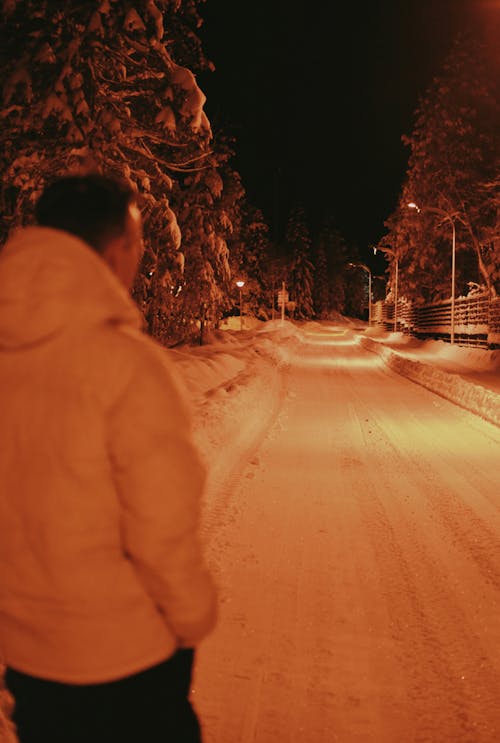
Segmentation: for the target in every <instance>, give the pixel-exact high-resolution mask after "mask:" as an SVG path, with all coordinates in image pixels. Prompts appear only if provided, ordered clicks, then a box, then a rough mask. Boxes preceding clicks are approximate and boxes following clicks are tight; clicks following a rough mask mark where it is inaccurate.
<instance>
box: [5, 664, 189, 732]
mask: <svg viewBox="0 0 500 743" xmlns="http://www.w3.org/2000/svg"><path fill="white" fill-rule="evenodd" d="M193 659H194V651H193V650H187V649H186V650H179V651H177V653H175V655H173V656H172V657H171V658H169V659H168V660H166V661H165V662H163V663H160V664H159V665H157V666H153V667H152V668H148V669H147V670H145V671H142V672H141V673H137V674H134V675H133V676H127V677H126V678H123V679H119V680H118V681H112V682H109V683H105V684H90V685H73V684H61V683H57V682H54V681H46V680H43V679H38V678H34V677H33V676H27V675H26V674H24V673H19V672H18V671H15V670H13V669H12V668H8V669H7V672H6V675H5V682H6V685H7V688H8V689H9V691H10V693H11V694H12V696H13V697H14V701H15V707H14V715H13V719H14V723H15V724H16V727H17V734H18V737H19V740H20V742H21V743H201V733H200V725H199V723H198V718H197V717H196V713H195V712H194V710H193V708H192V706H191V704H190V702H189V699H188V694H189V685H190V681H191V670H192V665H193Z"/></svg>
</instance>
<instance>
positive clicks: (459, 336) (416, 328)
mask: <svg viewBox="0 0 500 743" xmlns="http://www.w3.org/2000/svg"><path fill="white" fill-rule="evenodd" d="M372 324H374V325H379V326H382V327H384V328H385V329H386V330H394V329H395V328H394V303H388V302H386V301H385V300H382V301H380V302H375V303H374V304H373V306H372ZM397 330H398V331H399V332H403V333H408V334H410V335H413V336H415V337H416V338H422V339H426V338H433V339H435V340H443V341H448V342H449V341H450V340H451V300H446V301H443V302H435V303H434V304H426V305H421V306H415V305H414V304H412V303H411V302H407V301H405V300H401V301H400V302H398V312H397ZM454 331H455V343H456V344H457V345H460V346H476V347H478V348H489V349H494V348H500V297H496V298H491V297H490V296H489V295H488V294H474V295H471V296H469V297H458V298H457V299H456V300H455V322H454Z"/></svg>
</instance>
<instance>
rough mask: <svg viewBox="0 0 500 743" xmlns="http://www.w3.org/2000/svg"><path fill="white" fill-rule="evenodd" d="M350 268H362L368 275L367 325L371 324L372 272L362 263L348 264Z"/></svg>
mask: <svg viewBox="0 0 500 743" xmlns="http://www.w3.org/2000/svg"><path fill="white" fill-rule="evenodd" d="M348 265H349V266H351V268H362V269H363V271H366V272H367V274H368V325H371V324H372V272H371V271H370V269H369V268H368V266H365V264H364V263H349V264H348Z"/></svg>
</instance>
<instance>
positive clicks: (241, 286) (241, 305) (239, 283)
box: [236, 281, 245, 330]
mask: <svg viewBox="0 0 500 743" xmlns="http://www.w3.org/2000/svg"><path fill="white" fill-rule="evenodd" d="M236 286H237V287H238V289H239V290H240V330H243V298H242V292H241V290H242V289H243V287H244V286H245V282H244V281H237V282H236Z"/></svg>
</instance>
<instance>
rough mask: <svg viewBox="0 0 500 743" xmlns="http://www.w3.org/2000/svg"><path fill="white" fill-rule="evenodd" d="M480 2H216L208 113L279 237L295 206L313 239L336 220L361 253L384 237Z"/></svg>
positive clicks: (211, 13)
mask: <svg viewBox="0 0 500 743" xmlns="http://www.w3.org/2000/svg"><path fill="white" fill-rule="evenodd" d="M482 2H483V4H484V0H482ZM490 2H491V0H490ZM480 3H481V0H378V1H377V0H371V1H369V0H364V2H354V1H352V2H333V1H332V0H316V1H314V0H313V1H312V2H310V3H306V2H303V1H302V2H300V3H293V2H285V1H283V0H267V1H265V0H256V1H255V2H244V1H243V2H235V0H206V3H205V4H204V5H202V6H201V13H202V16H203V18H204V25H203V26H202V28H201V29H200V30H199V35H200V37H201V39H202V42H203V46H204V50H205V53H206V55H207V56H208V57H209V59H211V60H212V61H213V63H214V64H215V66H216V71H215V72H214V73H212V74H210V75H201V76H198V77H199V81H200V84H201V86H202V88H203V90H204V92H205V94H206V95H207V103H206V106H205V109H206V111H207V114H208V116H209V119H210V120H211V122H212V125H213V126H214V128H215V129H217V128H222V129H223V130H224V131H225V132H227V133H228V134H230V135H232V136H234V137H235V138H236V144H235V149H236V152H237V157H236V159H235V161H234V165H235V167H236V168H237V170H238V171H239V172H240V174H241V176H242V178H243V183H244V186H245V188H246V191H247V196H248V198H249V199H250V201H251V202H252V203H253V204H255V206H258V207H260V208H261V209H263V211H264V213H265V216H266V217H267V219H268V221H269V222H270V223H271V224H272V226H273V233H274V235H275V236H276V237H279V236H280V235H281V234H282V231H283V226H284V223H285V221H286V217H287V214H288V210H289V208H290V207H291V206H294V205H295V204H302V205H303V206H304V207H305V208H306V210H307V213H308V216H309V220H310V225H311V227H312V229H313V230H315V229H316V227H317V225H318V224H319V223H320V221H321V219H322V217H323V216H324V215H332V216H333V217H334V218H335V219H336V221H337V224H338V227H339V229H340V230H341V232H342V234H343V235H344V236H345V238H346V239H347V241H348V242H349V243H351V244H352V243H354V244H357V245H358V247H359V248H360V250H361V251H362V254H363V253H364V252H365V251H367V250H368V245H369V244H370V243H373V242H376V241H377V240H378V239H379V238H380V237H381V236H382V235H383V234H384V232H385V228H384V224H383V223H384V220H385V219H386V218H387V217H388V216H389V214H390V213H391V211H392V210H393V208H394V207H395V205H396V202H397V197H398V194H399V191H400V186H401V183H402V180H403V178H404V174H405V171H406V166H407V157H408V150H407V148H406V147H405V146H404V145H403V144H402V142H401V135H402V134H404V133H407V134H409V133H410V132H411V130H412V125H413V114H414V111H415V108H416V106H417V104H418V98H419V95H421V94H422V93H423V92H424V91H425V89H426V87H427V86H428V85H429V83H430V82H431V80H432V77H433V76H434V75H435V74H437V73H438V72H439V68H440V65H441V64H442V62H443V60H444V57H445V56H446V54H447V53H448V51H449V49H450V46H451V44H452V42H453V40H454V38H455V37H456V35H457V33H458V32H459V31H460V30H462V29H464V28H467V27H468V26H469V25H470V24H471V23H474V20H475V19H474V14H475V13H476V11H477V7H476V6H477V5H478V4H480ZM476 14H477V13H476Z"/></svg>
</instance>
